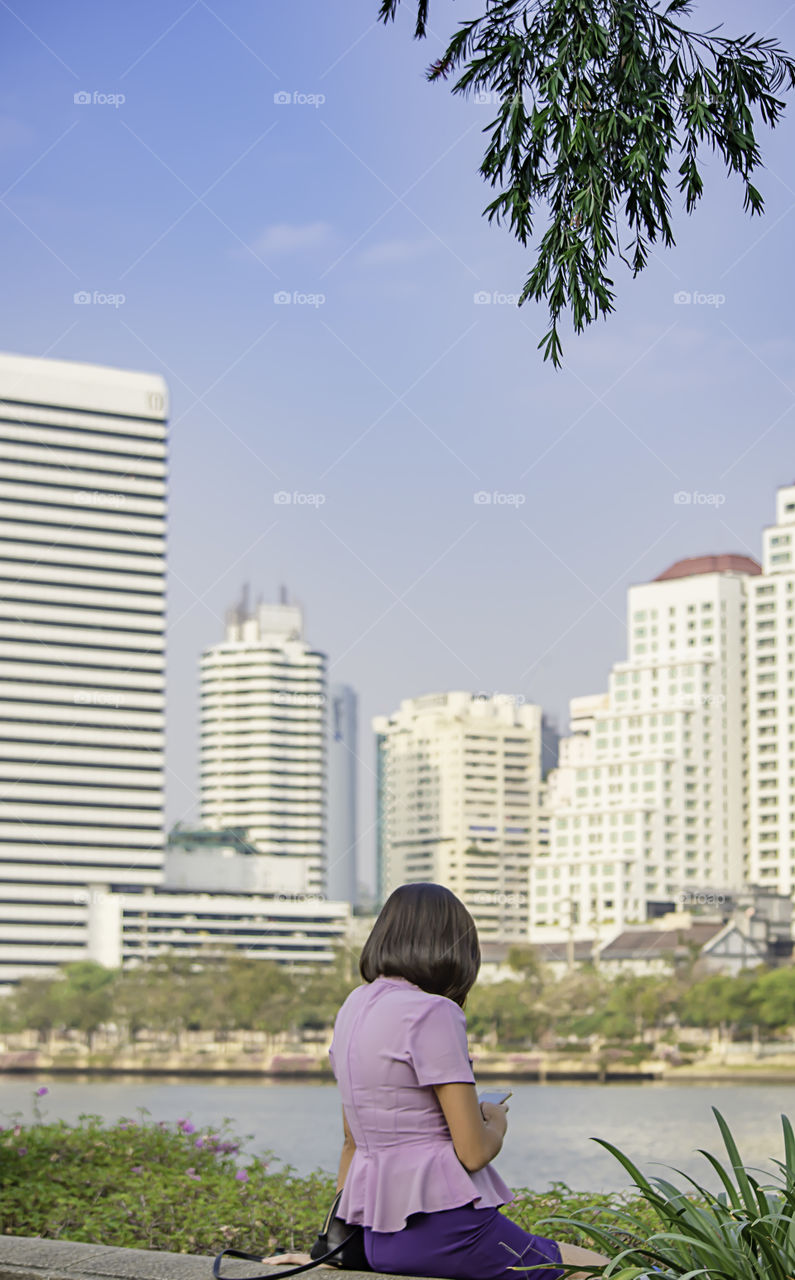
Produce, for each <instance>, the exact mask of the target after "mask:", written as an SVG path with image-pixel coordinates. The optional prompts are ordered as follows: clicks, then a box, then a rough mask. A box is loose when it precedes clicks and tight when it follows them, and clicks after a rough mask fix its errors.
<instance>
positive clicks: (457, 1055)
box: [409, 996, 475, 1085]
mask: <svg viewBox="0 0 795 1280" xmlns="http://www.w3.org/2000/svg"><path fill="white" fill-rule="evenodd" d="M409 1055H410V1058H411V1064H412V1066H413V1067H414V1070H415V1072H416V1075H417V1082H418V1083H419V1084H421V1085H429V1084H454V1083H464V1084H474V1083H475V1077H474V1075H473V1073H472V1063H471V1061H470V1058H469V1052H468V1049H467V1024H466V1017H465V1015H464V1011H463V1009H460V1008H459V1007H458V1005H457V1004H455V1003H454V1002H453V1001H452V1000H447V999H445V998H444V997H442V996H440V997H438V998H437V999H434V1000H433V1001H431V1002H429V1004H428V1006H427V1007H426V1008H425V1009H423V1010H422V1011H421V1013H420V1014H419V1016H418V1017H417V1018H416V1020H415V1021H414V1023H413V1025H412V1027H411V1032H410V1035H409Z"/></svg>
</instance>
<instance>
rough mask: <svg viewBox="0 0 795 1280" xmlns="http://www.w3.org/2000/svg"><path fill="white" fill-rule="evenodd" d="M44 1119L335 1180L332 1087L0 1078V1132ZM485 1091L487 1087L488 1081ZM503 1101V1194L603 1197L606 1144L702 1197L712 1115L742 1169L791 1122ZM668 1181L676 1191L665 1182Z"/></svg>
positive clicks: (650, 1107)
mask: <svg viewBox="0 0 795 1280" xmlns="http://www.w3.org/2000/svg"><path fill="white" fill-rule="evenodd" d="M42 1086H46V1087H47V1088H48V1089H49V1093H48V1094H47V1096H46V1097H42V1098H41V1099H40V1105H41V1108H42V1111H43V1113H44V1118H45V1119H50V1120H60V1119H62V1120H66V1121H67V1122H74V1121H76V1120H77V1119H78V1117H79V1116H80V1115H81V1114H83V1113H87V1114H92V1115H98V1116H101V1117H102V1118H103V1119H105V1120H110V1121H112V1120H118V1119H120V1118H122V1117H126V1118H129V1119H132V1120H140V1119H141V1115H140V1111H139V1109H140V1108H146V1109H147V1111H148V1113H149V1115H148V1117H147V1118H150V1119H152V1120H170V1121H174V1120H177V1119H181V1118H186V1119H190V1120H191V1121H192V1123H193V1124H194V1125H196V1127H197V1129H200V1128H204V1127H205V1126H210V1127H212V1128H213V1129H215V1128H218V1127H220V1125H221V1124H222V1123H223V1122H224V1120H228V1121H229V1122H230V1125H231V1128H232V1131H233V1132H234V1133H235V1134H236V1135H239V1136H242V1137H243V1138H244V1139H245V1142H244V1151H245V1152H248V1153H250V1154H252V1155H254V1154H257V1155H262V1154H263V1153H265V1152H266V1151H270V1152H272V1153H273V1156H274V1157H275V1158H277V1159H278V1160H279V1161H281V1162H283V1163H285V1164H290V1165H292V1166H293V1167H294V1168H295V1170H296V1171H297V1172H298V1173H302V1174H303V1173H308V1172H310V1171H311V1170H313V1169H318V1168H320V1169H325V1170H329V1171H333V1170H335V1169H336V1165H337V1160H338V1158H339V1150H340V1143H341V1134H342V1126H341V1114H340V1102H339V1096H338V1093H337V1089H336V1086H335V1085H334V1084H333V1083H328V1084H325V1083H323V1084H321V1083H316V1084H299V1083H292V1082H290V1083H285V1082H262V1083H260V1082H257V1083H240V1082H238V1081H235V1080H229V1081H223V1080H214V1081H212V1082H207V1081H201V1082H196V1081H193V1080H163V1081H160V1080H152V1079H151V1078H149V1079H139V1080H124V1081H120V1080H118V1079H109V1078H105V1079H102V1078H92V1079H90V1080H89V1079H85V1078H84V1079H82V1080H79V1079H69V1080H66V1079H63V1078H62V1077H47V1076H44V1075H42V1076H41V1077H34V1076H22V1077H20V1076H0V1125H4V1126H6V1125H7V1124H8V1123H9V1120H10V1119H12V1117H13V1116H14V1114H15V1113H19V1114H20V1118H21V1120H22V1121H23V1122H24V1121H30V1120H32V1119H33V1094H34V1092H35V1090H36V1089H37V1088H39V1087H42ZM488 1087H489V1088H490V1089H494V1088H497V1087H499V1086H498V1082H496V1081H495V1082H492V1081H489V1084H488ZM506 1087H508V1088H513V1097H512V1098H511V1100H510V1103H509V1106H510V1115H509V1125H508V1134H507V1138H506V1142H505V1145H504V1147H503V1150H502V1152H501V1153H500V1155H499V1157H498V1158H497V1160H496V1162H495V1165H496V1168H497V1169H498V1170H499V1172H500V1173H501V1174H502V1176H503V1177H504V1178H505V1180H506V1181H507V1182H508V1183H509V1185H511V1186H514V1187H522V1186H524V1187H532V1188H533V1189H535V1190H539V1191H541V1190H544V1189H546V1188H547V1187H548V1186H549V1185H550V1184H551V1183H552V1182H565V1183H567V1184H568V1185H569V1186H570V1187H573V1188H574V1189H576V1190H586V1189H587V1190H591V1191H613V1190H617V1189H619V1188H621V1187H625V1186H626V1185H627V1184H628V1178H627V1176H626V1175H625V1173H624V1171H623V1170H622V1168H621V1167H620V1166H619V1164H618V1163H617V1161H616V1160H615V1159H614V1158H613V1157H612V1156H611V1155H609V1154H608V1153H607V1152H605V1151H604V1150H603V1149H602V1148H600V1147H599V1146H597V1144H596V1143H595V1142H592V1141H590V1139H591V1138H592V1137H600V1138H606V1139H607V1140H608V1141H610V1142H613V1143H615V1145H616V1146H617V1147H619V1148H620V1149H621V1150H623V1151H625V1152H626V1153H627V1154H628V1155H630V1156H631V1157H632V1159H633V1160H634V1161H635V1162H636V1163H637V1164H639V1165H640V1166H641V1168H642V1169H644V1171H645V1172H646V1173H647V1174H649V1175H652V1176H653V1175H654V1174H655V1173H656V1174H658V1175H660V1176H665V1172H666V1171H665V1170H664V1169H663V1168H662V1167H661V1165H662V1164H668V1165H673V1166H674V1167H676V1168H677V1169H681V1170H683V1171H684V1172H685V1173H688V1174H690V1175H691V1176H693V1177H696V1178H701V1179H702V1180H703V1181H704V1182H705V1183H707V1184H709V1185H710V1186H714V1179H713V1178H711V1177H709V1175H708V1171H707V1164H706V1161H705V1160H704V1158H703V1157H701V1156H699V1155H697V1154H696V1151H697V1148H699V1147H702V1148H704V1149H706V1150H708V1151H712V1152H714V1153H715V1154H718V1155H720V1154H721V1151H722V1146H721V1140H720V1134H719V1132H718V1128H717V1125H716V1123H715V1120H714V1117H713V1115H712V1111H711V1108H712V1107H713V1106H716V1107H718V1109H719V1110H720V1111H721V1112H722V1113H723V1114H724V1115H725V1116H726V1118H727V1120H728V1121H729V1123H730V1125H731V1127H732V1129H733V1131H734V1135H735V1138H736V1139H737V1141H738V1144H739V1147H740V1152H741V1155H742V1157H743V1160H744V1162H745V1163H746V1164H756V1165H759V1166H764V1167H766V1168H767V1169H769V1168H770V1166H769V1163H768V1162H769V1160H770V1158H771V1157H780V1156H781V1155H782V1150H781V1148H782V1142H781V1129H780V1120H779V1117H780V1115H781V1113H782V1112H784V1113H789V1114H790V1115H792V1113H793V1112H795V1083H793V1084H791V1085H789V1084H753V1083H749V1084H709V1085H707V1084H691V1085H682V1084H656V1083H643V1084H607V1085H599V1084H593V1085H590V1084H548V1085H539V1084H520V1083H516V1084H513V1085H507V1086H506ZM674 1180H675V1181H676V1179H674Z"/></svg>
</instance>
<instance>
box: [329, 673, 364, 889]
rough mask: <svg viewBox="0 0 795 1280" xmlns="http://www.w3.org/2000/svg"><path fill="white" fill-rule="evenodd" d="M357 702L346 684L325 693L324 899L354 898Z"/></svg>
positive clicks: (357, 754) (357, 758)
mask: <svg viewBox="0 0 795 1280" xmlns="http://www.w3.org/2000/svg"><path fill="white" fill-rule="evenodd" d="M358 717H359V711H358V700H357V697H356V693H355V691H354V690H353V689H352V688H351V686H350V685H349V684H335V685H332V686H331V690H330V692H329V714H328V726H327V727H328V876H327V880H328V885H327V887H328V896H329V897H330V898H336V899H339V900H340V901H342V902H350V903H351V904H352V905H353V904H355V902H356V898H357V890H358V885H357V849H356V844H357V802H358V794H357V793H358V777H359V744H358Z"/></svg>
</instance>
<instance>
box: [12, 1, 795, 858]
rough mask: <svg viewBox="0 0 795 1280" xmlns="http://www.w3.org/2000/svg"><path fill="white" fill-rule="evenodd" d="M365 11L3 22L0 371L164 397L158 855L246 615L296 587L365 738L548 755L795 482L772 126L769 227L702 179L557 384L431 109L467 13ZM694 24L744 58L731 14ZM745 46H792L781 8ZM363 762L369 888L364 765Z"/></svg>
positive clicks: (180, 808)
mask: <svg viewBox="0 0 795 1280" xmlns="http://www.w3.org/2000/svg"><path fill="white" fill-rule="evenodd" d="M375 8H376V6H375V4H374V3H373V2H372V0H350V3H348V4H346V5H345V6H336V7H335V6H328V5H324V4H322V3H320V2H319V0H301V2H300V3H296V4H292V5H289V6H281V7H279V8H278V9H277V7H275V6H262V7H259V8H256V9H251V7H250V6H246V5H244V4H242V3H238V2H237V0H230V3H228V4H227V5H226V6H225V8H224V10H223V12H222V13H221V12H220V11H217V10H216V9H214V8H213V6H212V4H207V3H204V2H203V0H197V3H194V4H191V5H189V6H188V7H185V6H184V5H183V4H181V3H177V2H176V0H164V3H162V4H155V3H154V0H142V3H141V4H140V5H138V6H136V7H135V9H134V10H129V11H125V12H124V13H123V14H121V13H119V12H115V11H114V12H112V13H111V11H109V10H106V9H105V8H104V7H103V6H101V5H99V4H98V3H94V2H93V0H90V2H89V0H77V4H76V5H75V6H73V7H72V8H71V9H70V10H69V11H68V12H67V11H66V10H61V9H59V8H57V7H51V6H50V7H48V6H45V5H43V4H40V3H37V0H33V3H32V4H31V6H30V7H29V10H28V11H26V16H25V22H26V24H27V25H23V24H22V23H20V22H19V21H18V20H17V19H16V18H15V16H14V14H13V13H12V12H11V10H5V11H4V13H3V14H2V17H0V22H2V23H3V24H4V32H5V35H6V43H7V46H8V47H13V49H14V55H15V56H14V59H13V60H12V65H11V66H10V67H9V73H8V76H7V78H6V79H5V81H4V84H3V88H2V90H1V91H0V94H1V95H2V97H1V98H0V117H2V118H1V119H0V162H2V164H3V167H4V172H5V183H4V190H5V192H6V194H5V197H4V199H5V207H4V210H3V214H2V216H3V218H4V232H5V237H6V244H7V271H6V277H5V284H6V292H7V298H8V303H7V307H6V309H5V312H4V315H3V317H0V346H2V347H3V348H4V349H6V350H10V351H15V352H16V351H19V352H25V353H27V354H29V355H49V356H50V357H52V358H64V359H76V360H91V361H96V362H99V363H103V364H108V365H111V366H116V367H122V368H127V369H152V370H159V371H160V372H161V373H162V374H163V375H164V376H165V378H166V379H167V381H168V383H169V387H170V391H171V394H172V399H173V415H172V421H173V430H172V433H171V445H170V470H171V527H170V540H169V560H170V567H171V577H170V584H169V598H168V600H169V612H168V626H169V677H168V684H169V706H168V722H169V734H168V740H167V761H168V787H167V804H168V816H169V823H171V822H173V821H175V820H177V819H179V818H182V817H187V816H188V815H190V814H192V813H195V812H196V810H197V805H198V793H199V787H198V776H199V775H198V752H197V750H196V741H197V725H198V699H197V671H198V661H199V655H200V653H201V652H202V650H203V649H205V648H206V647H208V645H210V644H212V643H213V642H214V641H215V640H216V638H217V635H218V634H219V628H220V626H222V624H223V616H224V611H225V609H226V606H227V604H228V601H229V599H230V597H231V596H232V594H233V593H234V591H235V589H236V587H237V584H238V583H239V582H240V581H245V580H250V581H256V582H257V583H258V584H260V585H261V586H262V588H263V589H264V591H265V592H266V594H267V595H268V596H270V597H271V598H275V597H276V591H277V588H278V585H279V583H280V582H282V581H287V582H289V583H290V584H291V586H292V589H293V590H294V592H295V595H296V596H297V598H298V599H300V600H301V601H302V602H303V603H304V605H305V606H308V608H307V634H308V636H309V638H310V639H311V640H312V642H313V643H314V644H317V645H319V646H320V647H322V648H323V649H324V651H326V652H328V653H329V654H330V655H331V663H332V665H331V667H330V670H329V676H330V679H332V680H334V681H335V682H341V683H349V684H351V685H353V686H355V687H356V688H357V689H358V691H359V693H360V698H361V706H360V716H361V723H362V725H366V724H368V723H369V721H370V719H371V718H372V716H373V715H376V714H379V713H383V712H384V711H385V710H388V709H389V708H390V707H393V706H396V705H397V704H398V703H399V702H400V700H401V699H402V698H403V697H405V696H406V695H407V693H416V694H418V695H419V694H421V693H422V692H424V691H428V692H430V691H433V690H435V689H440V688H466V687H469V688H472V689H474V690H482V691H484V692H489V691H492V690H515V691H517V692H520V693H522V695H523V696H526V697H527V698H528V700H530V701H533V702H537V703H539V704H541V705H542V706H544V707H545V709H547V710H548V711H549V712H550V713H551V714H552V715H553V716H554V717H555V718H556V719H557V720H558V722H559V725H560V727H561V728H565V711H566V707H567V704H568V701H569V698H570V697H571V696H572V695H574V694H576V693H578V692H582V693H585V692H587V691H588V690H589V689H593V688H598V687H600V686H601V685H602V683H603V681H604V678H605V675H606V673H607V671H608V670H609V668H610V665H611V663H612V662H613V660H614V658H615V654H616V653H617V652H620V651H621V649H622V643H623V637H624V633H625V619H624V617H623V599H624V594H625V591H626V587H627V586H628V585H629V584H630V583H632V582H642V581H648V580H650V579H652V578H654V577H655V576H656V575H657V574H658V573H660V572H661V571H662V570H663V569H664V568H665V567H666V566H667V565H670V564H672V563H674V562H675V561H676V560H678V559H681V558H683V557H684V556H687V555H696V554H699V553H708V552H721V551H726V552H736V553H748V552H749V548H757V547H758V543H759V536H758V535H759V529H760V527H761V526H762V524H763V523H764V520H765V518H766V513H767V510H768V504H769V497H770V494H771V493H772V492H773V491H774V490H775V489H776V488H777V487H778V486H779V485H780V484H782V483H787V482H788V481H789V480H790V479H791V478H792V477H791V476H790V475H788V474H786V473H785V474H782V472H783V470H784V465H785V464H784V458H785V456H786V449H787V438H788V434H789V428H790V425H791V421H792V418H791V413H792V408H793V390H792V383H791V369H792V365H793V355H795V331H794V325H793V320H792V318H791V314H790V310H789V307H788V305H787V301H786V297H785V295H784V292H783V291H782V290H781V289H780V287H779V284H778V282H779V280H780V279H781V263H782V261H785V260H786V258H787V254H788V249H789V239H790V235H789V232H790V228H791V225H792V216H793V207H795V206H793V198H792V190H791V188H792V183H791V181H790V178H789V171H790V166H791V160H790V156H791V152H792V137H793V132H792V119H791V110H790V111H788V114H787V116H786V118H785V120H784V123H783V124H782V125H781V126H780V128H779V129H777V130H776V132H775V133H774V134H772V135H770V134H767V133H764V136H763V150H764V158H765V164H766V168H765V169H764V170H763V171H762V174H761V177H760V180H759V185H760V186H761V187H762V189H763V193H764V195H765V198H766V202H767V211H766V213H765V216H764V218H763V219H761V220H753V221H752V220H749V219H748V218H747V217H746V215H745V214H743V212H742V209H741V197H740V191H739V187H738V186H737V185H736V184H734V183H731V182H728V181H724V180H723V179H722V178H721V179H718V180H717V181H714V174H713V175H711V177H712V180H711V182H710V184H709V185H708V190H707V195H706V197H705V200H704V207H703V208H702V209H701V210H700V211H699V212H698V213H697V214H696V216H695V217H694V218H692V219H687V218H685V216H684V215H683V214H682V213H681V210H679V209H675V212H674V218H675V224H676V232H677V239H678V246H677V248H676V250H675V251H672V252H666V251H663V250H658V251H657V256H656V257H655V258H654V259H653V260H652V262H651V263H650V266H649V268H648V270H647V271H646V272H644V273H643V277H642V278H640V279H638V280H637V281H634V282H633V281H631V280H630V278H629V275H628V274H626V275H625V274H619V275H618V276H617V280H616V284H617V289H618V300H617V301H618V311H617V314H616V315H615V316H614V317H612V318H611V319H610V321H609V322H608V323H606V324H599V325H598V326H596V327H594V328H593V329H592V330H590V331H589V332H588V333H586V334H584V335H583V336H582V337H579V338H575V337H574V336H573V335H571V334H567V335H566V338H565V358H566V368H565V369H564V370H563V371H561V372H560V373H554V372H553V371H552V370H551V369H550V368H549V367H548V366H544V365H542V363H541V360H540V357H539V355H538V353H537V352H536V350H535V342H536V338H537V336H538V334H539V333H540V332H541V331H542V324H543V316H542V314H541V313H540V312H539V311H538V310H537V309H535V308H534V307H533V306H532V305H530V306H527V307H524V308H522V309H521V311H517V309H516V308H515V306H513V305H511V303H510V297H511V295H512V294H515V293H516V292H518V289H519V288H520V286H521V283H522V281H523V279H524V275H525V271H526V269H527V266H528V258H527V255H526V254H525V253H523V251H522V250H521V249H520V248H519V247H518V246H517V245H516V244H514V243H513V242H512V241H511V238H510V236H509V235H508V234H507V233H505V232H504V231H501V230H499V229H497V228H495V227H490V226H488V225H487V224H486V222H485V220H484V219H483V218H482V217H481V209H482V208H483V206H484V205H485V203H486V201H487V199H488V198H489V193H488V191H487V189H486V188H484V187H483V185H482V184H481V182H480V180H479V179H478V178H477V176H476V173H475V170H476V167H477V164H478V162H479V160H480V156H481V153H482V149H483V145H484V139H483V136H482V131H483V129H484V127H485V126H486V125H487V123H488V120H489V118H490V116H489V107H488V104H479V103H476V102H469V103H467V102H463V101H461V100H458V99H454V98H451V97H450V95H449V92H448V89H447V88H445V87H444V86H443V85H429V84H427V83H426V82H425V80H424V78H423V69H424V67H425V66H426V65H427V63H428V61H430V60H431V59H432V58H433V56H434V54H435V52H436V50H437V48H438V47H439V46H440V45H441V41H442V39H443V37H444V35H445V33H446V32H447V31H449V30H452V28H453V26H454V25H455V22H456V21H457V20H458V18H459V14H458V12H457V9H456V6H455V5H454V4H453V3H447V0H440V4H439V5H438V7H437V18H436V19H435V20H434V25H435V27H436V26H437V25H438V30H435V31H434V33H433V34H432V37H431V39H430V40H429V42H427V43H426V45H424V46H421V45H417V44H415V43H413V42H412V40H411V23H410V20H409V17H410V15H409V14H408V12H406V13H404V14H403V15H402V16H399V21H398V22H397V23H396V24H395V26H394V27H390V28H388V29H384V28H382V27H381V26H379V25H378V24H377V23H376V22H375ZM699 14H700V15H701V16H703V18H704V21H705V23H706V24H707V25H709V23H710V22H711V20H712V18H713V17H714V20H715V21H717V20H719V19H720V20H723V21H725V22H726V23H727V24H731V25H732V26H733V27H735V28H737V29H738V30H739V29H742V28H743V27H744V25H745V23H744V17H745V10H744V6H742V5H740V4H739V3H732V4H729V5H728V6H726V5H721V6H720V7H718V6H717V5H716V4H714V2H713V0H708V2H706V3H703V4H700V5H699ZM754 21H755V22H756V23H758V24H759V27H760V29H761V30H768V29H769V30H771V31H772V32H774V33H775V35H776V36H777V37H778V38H780V39H781V40H782V41H783V42H784V43H785V44H788V45H793V44H795V38H793V37H794V36H795V17H794V16H793V14H792V13H786V12H785V13H782V12H781V9H780V6H778V4H776V3H763V4H762V5H761V6H760V7H758V8H757V10H756V11H755V15H754ZM308 33H309V34H308ZM31 85H35V86H36V91H35V92H34V93H31V92H30V86H31ZM285 94H287V96H288V97H290V101H285V100H284V97H283V95H285ZM277 97H278V100H277ZM122 98H123V99H124V100H123V101H122V100H121V99H122ZM321 98H323V99H324V101H320V99H321ZM310 99H312V101H310ZM365 104H372V107H373V109H372V110H365V109H363V106H364V105H365ZM277 295H288V296H289V297H290V302H289V303H286V302H285V301H284V300H283V299H282V300H277ZM478 295H481V300H480V301H477V300H476V299H477V296H478ZM482 295H487V296H488V297H489V302H488V303H485V302H484V301H482ZM321 296H322V299H323V300H322V301H321ZM278 495H281V501H279V502H277V501H276V497H277V496H278ZM285 495H286V496H289V497H290V499H291V501H290V502H285V501H284V496H285ZM478 495H481V496H482V495H488V496H490V497H491V499H492V501H491V502H483V501H480V502H478V501H476V497H477V496H478ZM682 495H685V496H687V497H688V498H689V499H690V501H689V502H682V501H679V502H677V501H676V498H677V496H680V497H681V496H682ZM321 499H322V501H321ZM751 553H752V554H753V553H754V552H753V551H751ZM360 755H361V759H362V766H361V769H362V777H361V783H362V786H361V790H362V814H361V839H362V845H363V848H364V850H365V853H366V862H365V866H364V867H363V872H364V875H365V878H367V879H369V880H371V881H372V876H373V871H374V868H373V849H374V839H373V837H374V832H373V819H374V807H373V804H372V782H373V777H372V771H373V769H374V758H373V756H372V755H371V754H370V753H369V748H368V741H367V736H365V735H363V738H362V745H361V750H360Z"/></svg>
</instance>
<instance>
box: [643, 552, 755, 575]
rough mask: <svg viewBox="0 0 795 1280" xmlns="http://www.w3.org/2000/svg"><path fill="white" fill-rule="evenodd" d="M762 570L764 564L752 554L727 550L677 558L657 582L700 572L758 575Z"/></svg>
mask: <svg viewBox="0 0 795 1280" xmlns="http://www.w3.org/2000/svg"><path fill="white" fill-rule="evenodd" d="M761 572H762V566H761V564H759V563H758V562H757V561H756V560H752V559H751V557H750V556H739V555H735V554H734V553H733V552H726V553H724V554H723V555H717V556H690V557H689V559H687V560H677V561H676V563H675V564H672V565H671V567H670V568H669V569H666V570H665V571H664V572H663V573H661V574H658V576H657V577H656V578H655V579H654V581H655V582H669V581H670V580H671V579H672V578H692V577H695V575H696V574H699V573H748V574H751V575H756V574H758V573H761Z"/></svg>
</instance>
